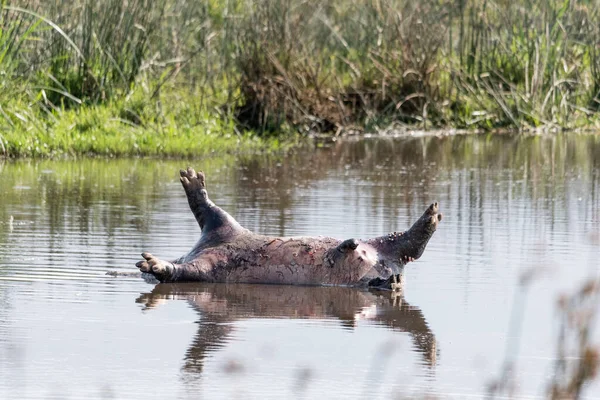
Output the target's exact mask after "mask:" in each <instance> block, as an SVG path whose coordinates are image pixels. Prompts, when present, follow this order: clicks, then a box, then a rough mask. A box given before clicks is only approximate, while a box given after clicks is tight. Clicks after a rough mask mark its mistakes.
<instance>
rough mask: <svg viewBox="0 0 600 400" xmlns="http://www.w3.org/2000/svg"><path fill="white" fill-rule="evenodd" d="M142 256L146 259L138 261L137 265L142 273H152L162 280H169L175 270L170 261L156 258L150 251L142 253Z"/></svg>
mask: <svg viewBox="0 0 600 400" xmlns="http://www.w3.org/2000/svg"><path fill="white" fill-rule="evenodd" d="M142 257H144V260H142V261H138V262H137V263H136V264H135V266H136V267H138V268H139V269H140V271H141V272H142V273H149V274H152V275H154V277H155V278H156V279H158V280H159V281H161V282H164V281H167V280H169V279H170V278H171V276H172V275H173V272H175V267H174V266H173V264H172V263H170V262H168V261H164V260H161V259H159V258H156V257H154V256H153V255H152V254H150V253H142Z"/></svg>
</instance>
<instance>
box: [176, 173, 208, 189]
mask: <svg viewBox="0 0 600 400" xmlns="http://www.w3.org/2000/svg"><path fill="white" fill-rule="evenodd" d="M179 175H180V177H179V180H180V181H181V184H182V185H183V188H184V189H185V191H186V193H188V194H189V193H194V192H200V191H201V190H203V189H206V183H205V178H204V173H203V172H202V171H198V172H196V171H194V169H193V168H192V167H188V168H187V169H182V170H180V171H179Z"/></svg>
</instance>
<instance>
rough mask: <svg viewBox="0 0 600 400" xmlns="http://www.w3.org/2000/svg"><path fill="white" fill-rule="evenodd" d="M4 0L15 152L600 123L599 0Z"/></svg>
mask: <svg viewBox="0 0 600 400" xmlns="http://www.w3.org/2000/svg"><path fill="white" fill-rule="evenodd" d="M0 3H1V4H2V15H1V19H0V29H1V36H0V107H1V108H0V142H1V143H2V144H1V145H0V152H2V153H3V154H7V155H10V156H26V155H49V154H59V153H73V154H80V153H94V154H97V153H99V154H114V155H125V154H170V155H178V154H191V153H193V154H198V155H201V154H206V153H210V152H213V151H239V150H256V149H259V148H261V149H264V148H272V147H278V146H280V145H281V143H282V142H283V143H289V141H290V137H291V138H297V137H298V135H303V134H306V133H308V132H314V131H319V132H332V133H339V132H342V131H345V130H376V129H381V128H385V127H388V126H390V125H395V126H403V127H408V128H413V127H414V128H417V129H428V128H447V127H452V128H462V129H475V128H477V129H495V128H507V129H517V130H528V129H557V130H560V129H576V128H586V129H595V128H600V118H598V115H599V114H598V108H599V105H600V98H599V93H600V54H599V52H600V4H599V3H598V1H597V0H588V1H574V0H562V1H558V0H548V1H546V2H541V3H540V2H534V1H530V0H517V1H514V2H507V1H504V0H496V1H488V0H459V1H445V0H442V1H439V0H424V1H422V2H411V1H407V0H364V1H359V2H349V1H342V0H335V1H334V0H324V1H323V0H275V1H269V0H227V1H206V2H197V1H191V0H157V1H152V0H131V1H127V2H125V1H123V0H98V1H94V2H92V1H89V0H65V1H61V0H46V1H43V2H42V1H39V0H15V1H10V2H9V1H6V0H4V1H1V2H0ZM293 140H295V139H293Z"/></svg>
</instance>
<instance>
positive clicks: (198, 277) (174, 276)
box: [136, 168, 442, 286]
mask: <svg viewBox="0 0 600 400" xmlns="http://www.w3.org/2000/svg"><path fill="white" fill-rule="evenodd" d="M180 173H181V178H180V180H181V183H182V184H183V188H184V189H185V192H186V194H187V198H188V202H189V205H190V208H191V210H192V212H193V213H194V216H195V217H196V220H197V221H198V224H199V225H200V229H201V230H202V234H201V236H200V240H199V241H198V243H196V245H195V246H194V248H193V249H192V250H191V251H190V252H189V253H188V254H186V255H185V256H183V257H181V258H179V259H178V260H175V261H172V262H169V261H163V260H160V259H158V258H156V257H154V256H153V255H152V254H150V253H143V254H142V256H143V257H144V260H142V261H139V262H138V263H137V264H136V266H137V267H138V268H139V269H140V271H142V272H144V273H149V274H152V275H154V277H156V278H157V279H158V280H159V281H161V282H198V281H202V282H239V283H242V282H243V283H273V284H292V285H347V286H360V285H364V284H366V283H368V282H369V281H371V279H372V278H377V277H378V278H379V279H373V280H372V281H378V282H379V283H381V281H382V280H381V279H380V278H383V279H391V278H390V277H393V278H394V281H396V279H397V275H400V274H401V273H402V271H403V268H404V266H405V265H406V263H408V262H409V261H414V260H416V259H418V258H419V257H421V255H422V254H423V251H424V250H425V246H426V245H427V242H428V241H429V239H430V238H431V236H432V235H433V233H434V232H435V230H436V228H437V226H438V223H439V221H441V220H442V215H441V214H438V204H437V203H433V204H431V205H430V206H429V207H428V208H427V210H425V213H424V214H423V215H422V216H421V218H419V219H418V220H417V222H415V223H414V224H413V226H412V227H411V228H410V229H409V230H407V231H405V232H403V233H396V232H394V233H391V234H389V235H385V236H380V237H376V238H374V239H368V240H357V239H347V240H339V239H334V238H330V237H322V236H318V237H283V238H279V237H271V236H263V235H258V234H256V233H253V232H251V231H249V230H248V229H245V228H243V227H242V226H241V225H240V224H239V223H238V222H237V221H236V220H235V219H234V218H233V217H232V216H231V215H229V214H228V213H227V212H225V211H224V210H222V209H221V208H219V207H217V206H216V205H215V204H214V203H213V202H212V201H210V200H209V199H208V195H207V192H206V184H205V178H204V174H203V173H202V172H198V173H196V172H195V171H194V170H193V169H192V168H188V169H187V170H185V171H184V170H181V172H180Z"/></svg>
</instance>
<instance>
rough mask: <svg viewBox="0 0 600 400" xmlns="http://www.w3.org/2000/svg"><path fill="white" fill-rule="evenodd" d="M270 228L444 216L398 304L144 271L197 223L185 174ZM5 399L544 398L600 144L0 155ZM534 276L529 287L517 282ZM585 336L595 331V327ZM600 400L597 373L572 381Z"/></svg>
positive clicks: (245, 217) (579, 274)
mask: <svg viewBox="0 0 600 400" xmlns="http://www.w3.org/2000/svg"><path fill="white" fill-rule="evenodd" d="M188 164H189V165H192V166H194V167H196V168H198V169H203V170H204V171H205V172H206V174H207V180H208V189H209V193H210V195H211V198H212V199H213V201H215V202H216V203H217V204H219V205H220V206H221V207H223V208H225V209H226V210H228V211H229V212H230V213H231V214H232V215H234V216H235V217H236V218H237V219H238V221H239V222H240V223H241V224H242V225H244V226H245V227H247V228H250V229H252V230H255V231H257V232H260V233H264V234H272V235H282V236H283V235H286V236H290V235H319V234H321V235H330V236H336V237H340V238H349V237H359V238H360V237H369V236H375V235H381V234H383V233H387V232H391V231H394V230H401V229H404V228H406V227H408V226H409V225H410V224H411V223H412V222H413V221H414V220H416V218H417V217H418V216H420V215H421V213H422V212H423V211H424V209H425V208H426V206H427V205H428V204H430V203H431V202H432V201H433V200H438V201H439V202H440V205H441V209H442V211H443V213H444V220H443V221H442V223H441V225H440V228H439V230H438V232H436V234H435V235H434V237H433V239H432V240H431V241H430V244H429V246H428V249H427V250H426V252H425V254H424V256H423V257H422V258H421V259H420V260H419V261H417V262H415V263H412V264H409V266H408V268H407V270H406V289H405V292H404V295H403V296H402V297H397V298H392V297H391V296H390V294H389V293H370V292H365V291H358V290H355V289H348V288H303V287H287V286H260V285H256V286H252V285H239V286H235V285H206V284H204V285H203V284H192V285H159V286H156V287H155V286H154V285H151V284H148V283H146V282H144V281H143V280H142V279H140V278H137V277H132V276H119V277H111V276H107V275H105V273H106V272H107V271H119V272H127V271H135V268H134V263H135V262H136V261H138V260H139V253H141V252H142V251H151V252H152V253H153V254H155V255H158V256H160V257H162V258H176V257H178V256H180V255H181V254H183V253H185V252H186V251H187V250H188V249H189V248H190V247H191V246H192V245H193V244H194V242H195V240H196V239H197V237H198V235H199V229H198V227H197V225H196V222H195V220H194V218H193V216H192V214H191V213H190V212H189V210H188V206H187V202H186V199H185V196H184V192H183V189H182V188H181V187H180V184H179V182H178V174H177V171H178V169H179V168H180V167H182V166H186V165H188ZM0 204H1V205H2V206H1V207H0V398H2V399H21V398H42V399H47V398H57V399H67V398H72V399H76V398H136V399H137V398H140V399H141V398H146V399H147V398H181V399H188V398H194V399H196V398H232V397H234V396H238V397H243V398H267V397H271V398H275V397H280V396H285V397H291V398H300V397H303V398H315V397H320V398H327V397H329V398H342V397H344V398H363V397H367V396H368V397H372V398H398V397H403V396H417V397H420V396H426V395H432V396H436V397H439V398H461V399H462V398H481V397H484V396H485V395H486V393H487V391H488V385H489V384H490V383H492V382H493V381H494V380H497V379H498V378H499V377H500V375H501V372H502V366H503V365H504V363H505V361H506V360H508V361H514V365H515V368H516V369H515V382H516V387H515V391H514V393H516V396H517V397H519V398H536V397H543V396H544V395H545V393H546V388H547V384H548V382H549V380H550V379H551V377H552V373H553V362H554V360H555V357H556V354H557V352H556V343H557V340H556V338H557V335H558V331H559V329H558V327H559V324H558V318H557V315H558V314H557V311H556V304H557V299H558V297H559V296H560V295H561V294H564V293H569V292H572V291H573V290H575V289H576V288H577V287H578V286H579V285H580V284H581V283H582V282H583V281H585V280H586V279H587V278H589V277H597V276H598V274H599V272H598V269H599V268H598V267H599V264H600V262H599V261H598V260H599V256H600V246H599V238H600V228H599V227H598V226H599V225H598V223H599V222H600V137H597V136H577V135H570V136H550V137H511V136H458V137H440V138H436V137H421V138H408V139H406V138H405V139H392V138H383V139H381V138H380V139H366V140H361V141H345V142H336V143H333V144H325V145H323V146H320V147H318V148H315V149H312V148H311V149H306V150H303V151H300V152H298V153H297V154H294V155H289V156H285V157H277V156H256V157H241V158H236V157H233V156H229V157H223V158H211V159H206V160H192V161H189V160H186V161H165V160H139V159H133V160H95V159H94V160H90V159H85V160H80V161H18V162H5V163H3V164H0ZM532 271H533V273H534V279H533V281H532V283H531V285H528V286H525V287H523V286H520V285H519V280H520V278H521V277H522V276H523V275H524V274H528V273H531V272H532ZM593 339H594V341H595V342H596V343H598V342H600V331H599V330H598V329H596V331H595V333H594V334H593ZM585 395H586V396H587V398H590V399H591V398H600V385H599V384H598V383H595V384H594V385H592V386H590V387H588V388H587V389H586V391H585Z"/></svg>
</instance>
